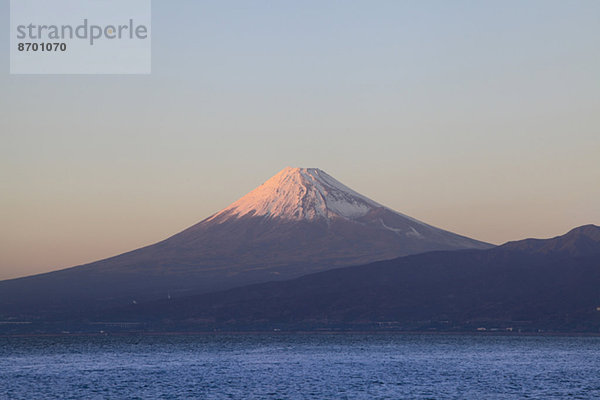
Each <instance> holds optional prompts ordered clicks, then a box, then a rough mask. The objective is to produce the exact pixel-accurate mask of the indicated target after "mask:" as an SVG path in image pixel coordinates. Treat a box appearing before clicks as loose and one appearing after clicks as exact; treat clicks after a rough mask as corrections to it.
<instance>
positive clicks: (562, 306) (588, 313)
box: [99, 225, 600, 332]
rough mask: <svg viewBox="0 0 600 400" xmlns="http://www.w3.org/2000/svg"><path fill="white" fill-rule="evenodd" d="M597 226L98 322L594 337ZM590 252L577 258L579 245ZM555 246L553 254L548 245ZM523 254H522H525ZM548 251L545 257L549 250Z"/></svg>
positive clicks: (598, 320) (142, 309) (598, 284)
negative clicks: (513, 330)
mask: <svg viewBox="0 0 600 400" xmlns="http://www.w3.org/2000/svg"><path fill="white" fill-rule="evenodd" d="M599 234H600V227H597V226H594V225H587V226H584V227H580V228H577V229H574V230H572V231H571V232H569V233H567V234H566V235H564V236H562V237H559V238H554V239H548V240H536V241H535V243H536V244H538V245H539V246H535V247H532V246H530V245H529V243H531V239H528V240H524V241H520V242H512V243H509V244H507V245H504V246H500V247H496V248H493V249H489V250H463V251H452V252H448V251H440V252H430V253H425V254H419V255H413V256H407V257H401V258H398V259H394V260H388V261H381V262H377V263H374V264H369V265H365V266H355V267H346V268H340V269H335V270H331V271H326V272H321V273H317V274H311V275H307V276H304V277H301V278H297V279H294V280H290V281H285V282H269V283H265V284H260V285H252V286H247V287H242V288H236V289H231V290H228V291H224V292H218V293H210V294H206V295H201V296H193V297H187V298H181V299H174V300H170V301H166V300H165V301H159V302H152V303H148V304H142V305H137V306H130V307H128V308H127V309H121V310H115V311H113V313H112V314H104V315H101V316H100V317H99V318H101V319H103V320H107V319H109V320H110V319H111V318H113V319H115V318H116V319H118V320H133V321H145V322H148V321H150V322H152V321H154V322H155V323H157V324H158V326H160V325H161V324H162V325H164V326H166V327H167V329H169V328H168V327H169V326H171V328H170V329H177V328H173V327H181V326H185V327H186V328H190V327H191V328H196V329H200V328H199V327H212V326H220V327H230V328H231V327H234V328H235V327H236V326H242V327H243V326H262V327H265V326H266V327H268V326H273V324H276V325H275V326H278V325H277V324H283V325H284V326H285V325H287V326H299V325H302V326H317V327H319V326H321V327H322V326H332V325H333V326H336V325H340V324H375V323H377V322H386V324H387V325H389V326H395V327H399V328H400V327H401V328H404V329H430V328H435V329H444V330H452V329H455V330H469V329H475V328H478V327H481V326H483V327H487V328H508V327H518V328H523V329H525V330H537V329H552V330H559V331H595V332H598V331H599V330H600V311H598V309H597V307H600V289H599V288H600V236H599ZM584 238H585V239H587V240H589V241H586V243H587V244H589V246H586V247H585V250H584V251H581V247H580V246H579V245H578V243H580V241H581V240H583V239H584ZM556 243H562V244H563V245H561V246H557V247H556V248H554V247H555V246H554V244H556ZM523 248H525V250H523ZM549 248H554V249H553V250H552V249H551V250H548V249H549Z"/></svg>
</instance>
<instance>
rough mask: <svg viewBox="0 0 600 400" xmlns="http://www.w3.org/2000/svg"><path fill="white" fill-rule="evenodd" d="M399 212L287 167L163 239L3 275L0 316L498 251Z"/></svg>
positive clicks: (314, 173)
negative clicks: (450, 253) (429, 256)
mask: <svg viewBox="0 0 600 400" xmlns="http://www.w3.org/2000/svg"><path fill="white" fill-rule="evenodd" d="M489 247H491V246H490V245H489V244H487V243H483V242H479V241H476V240H473V239H469V238H467V237H464V236H460V235H457V234H454V233H451V232H447V231H444V230H442V229H438V228H435V227H433V226H431V225H428V224H425V223H423V222H420V221H418V220H416V219H414V218H411V217H408V216H406V215H403V214H401V213H398V212H396V211H393V210H391V209H389V208H387V207H385V206H383V205H381V204H379V203H377V202H375V201H373V200H371V199H369V198H367V197H365V196H363V195H361V194H359V193H357V192H355V191H354V190H352V189H350V188H348V187H347V186H345V185H343V184H342V183H340V182H339V181H337V180H335V179H334V178H333V177H331V176H330V175H328V174H327V173H325V172H323V171H321V170H319V169H314V168H285V169H283V170H282V171H281V172H279V173H278V174H277V175H275V176H273V177H272V178H271V179H269V180H268V181H266V182H265V183H264V184H262V185H261V186H259V187H258V188H256V189H254V190H253V191H252V192H250V193H248V194H247V195H245V196H244V197H242V198H241V199H239V200H238V201H236V202H235V203H233V204H231V205H230V206H229V207H227V208H225V209H224V210H222V211H220V212H218V213H216V214H214V215H212V216H210V217H209V218H207V219H205V220H203V221H202V222H200V223H198V224H196V225H194V226H192V227H190V228H188V229H186V230H184V231H183V232H180V233H178V234H176V235H174V236H172V237H170V238H168V239H166V240H164V241H162V242H159V243H156V244H153V245H151V246H147V247H144V248H141V249H137V250H134V251H131V252H128V253H125V254H121V255H119V256H116V257H112V258H107V259H105V260H101V261H97V262H94V263H91V264H87V265H83V266H78V267H74V268H69V269H64V270H61V271H56V272H51V273H46V274H41V275H35V276H32V277H26V278H20V279H14V280H10V281H3V282H0V315H2V314H4V315H12V314H14V313H15V312H20V313H24V314H27V313H30V314H32V313H33V314H35V313H37V314H40V313H49V312H61V311H62V310H65V309H69V310H71V309H73V308H77V309H79V310H81V311H84V310H86V309H89V308H90V307H93V308H98V307H100V308H101V307H105V306H110V305H115V304H124V303H131V302H133V301H136V302H140V301H146V300H150V299H157V298H167V297H170V296H174V297H176V296H181V295H183V294H189V293H194V292H195V293H202V292H210V291H215V290H221V289H226V288H231V287H236V286H242V285H246V284H251V283H258V282H265V281H271V280H283V279H290V278H294V277H298V276H302V275H306V274H308V273H313V272H318V271H324V270H328V269H332V268H336V267H342V266H349V265H358V264H365V263H368V262H372V261H376V260H384V259H390V258H394V257H398V256H402V255H407V254H415V253H420V252H425V251H431V250H455V249H465V248H477V249H483V248H489Z"/></svg>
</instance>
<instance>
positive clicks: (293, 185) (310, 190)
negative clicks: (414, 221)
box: [210, 167, 382, 220]
mask: <svg viewBox="0 0 600 400" xmlns="http://www.w3.org/2000/svg"><path fill="white" fill-rule="evenodd" d="M379 207H382V206H381V205H380V204H378V203H376V202H375V201H373V200H371V199H369V198H367V197H365V196H363V195H361V194H359V193H357V192H355V191H354V190H352V189H350V188H349V187H347V186H345V185H344V184H342V183H341V182H339V181H337V180H336V179H334V178H333V177H331V176H330V175H328V174H327V173H325V172H324V171H322V170H320V169H318V168H291V167H287V168H284V169H283V170H281V171H280V172H279V173H278V174H277V175H275V176H273V177H272V178H271V179H269V180H268V181H266V182H265V183H263V184H262V185H260V186H259V187H257V188H256V189H254V190H253V191H251V192H250V193H248V194H247V195H245V196H244V197H242V198H241V199H239V200H238V201H236V202H235V203H233V204H231V205H230V206H229V207H227V208H226V209H224V210H223V211H221V212H219V213H218V214H216V215H214V216H213V217H212V218H210V219H215V218H217V217H218V216H227V217H243V216H265V217H271V218H282V219H288V220H303V219H307V220H312V219H317V218H326V219H332V218H346V219H354V218H358V217H361V216H363V215H365V214H367V213H368V212H369V211H370V210H372V209H374V208H379Z"/></svg>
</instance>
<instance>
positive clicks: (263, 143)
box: [0, 0, 600, 279]
mask: <svg viewBox="0 0 600 400" xmlns="http://www.w3.org/2000/svg"><path fill="white" fill-rule="evenodd" d="M0 15H1V17H0V19H1V22H2V25H3V26H8V18H9V7H8V1H3V2H2V3H1V5H0ZM8 35H9V32H8V30H7V29H2V30H1V31H0V63H1V65H2V66H3V72H2V73H1V74H0V90H1V93H2V95H1V96H0V135H1V137H0V279H6V278H11V277H17V276H22V275H28V274H32V273H37V272H43V271H49V270H54V269H59V268H62V267H68V266H73V265H77V264H81V263H84V262H89V261H93V260H96V259H100V258H105V257H108V256H112V255H115V254H118V253H120V252H124V251H127V250H132V249H134V248H136V247H139V246H142V245H146V244H150V243H153V242H156V241H158V240H161V239H164V238H166V237H167V236H170V235H171V234H174V233H176V232H178V231H180V230H182V229H184V228H186V227H188V226H189V225H192V224H194V223H196V222H198V221H199V220H201V219H204V218H205V217H207V216H209V215H210V214H212V213H213V212H216V211H218V210H219V209H221V208H224V207H226V206H227V205H229V204H230V203H231V202H233V201H235V200H236V199H237V198H239V197H241V196H242V195H244V194H245V193H246V192H248V191H249V190H251V189H253V188H254V187H255V186H257V185H259V184H260V183H262V182H263V181H265V180H266V179H268V178H269V177H270V176H272V175H274V174H275V173H277V172H278V171H279V170H280V169H282V168H283V167H285V166H288V165H289V166H301V167H318V168H321V169H323V170H325V171H327V172H328V173H329V174H331V175H333V176H334V177H336V178H337V179H338V180H340V181H342V182H344V183H345V184H347V185H348V186H350V187H352V188H354V189H355V190H357V191H359V192H360V193H363V194H364V195H366V196H369V197H371V198H372V199H374V200H376V201H378V202H380V203H383V204H385V205H387V206H389V207H391V208H393V209H396V210H398V211H400V212H403V213H406V214H408V215H411V216H413V217H415V218H418V219H421V220H423V221H425V222H427V223H430V224H433V225H436V226H438V227H441V228H445V229H448V230H451V231H454V232H457V233H460V234H464V235H468V236H471V237H473V238H476V239H480V240H484V241H489V242H493V243H502V242H505V241H508V240H517V239H522V238H525V237H551V236H556V235H559V234H563V233H565V232H566V231H568V230H569V229H571V228H573V227H575V226H578V225H582V224H587V223H595V224H599V225H600V1H597V0H590V1H550V0H544V1H496V2H491V1H485V2H481V1H395V0H394V1H380V0H378V1H366V0H364V1H347V0H344V1H327V0H319V1H252V2H250V1H222V0H220V1H210V2H206V1H198V0H185V1H181V0H179V1H173V2H166V1H155V2H154V3H153V25H152V40H153V65H152V69H153V73H152V75H149V76H10V75H9V74H8V71H9V58H8V54H9V49H8Z"/></svg>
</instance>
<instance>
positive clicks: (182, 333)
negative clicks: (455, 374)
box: [0, 330, 600, 338]
mask: <svg viewBox="0 0 600 400" xmlns="http://www.w3.org/2000/svg"><path fill="white" fill-rule="evenodd" d="M245 335H247V336H251V335H380V336H383V335H399V336H402V335H405V336H411V335H429V336H528V337H531V336H539V337H544V336H555V337H569V336H575V337H600V332H506V331H502V332H472V331H461V332H431V331H375V330H374V331H369V330H361V331H316V330H314V331H285V330H281V331H267V330H264V331H173V332H134V331H131V332H106V333H100V332H89V333H86V332H79V333H31V334H29V333H21V334H10V335H3V334H0V338H18V337H23V338H25V337H98V336H245Z"/></svg>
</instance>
